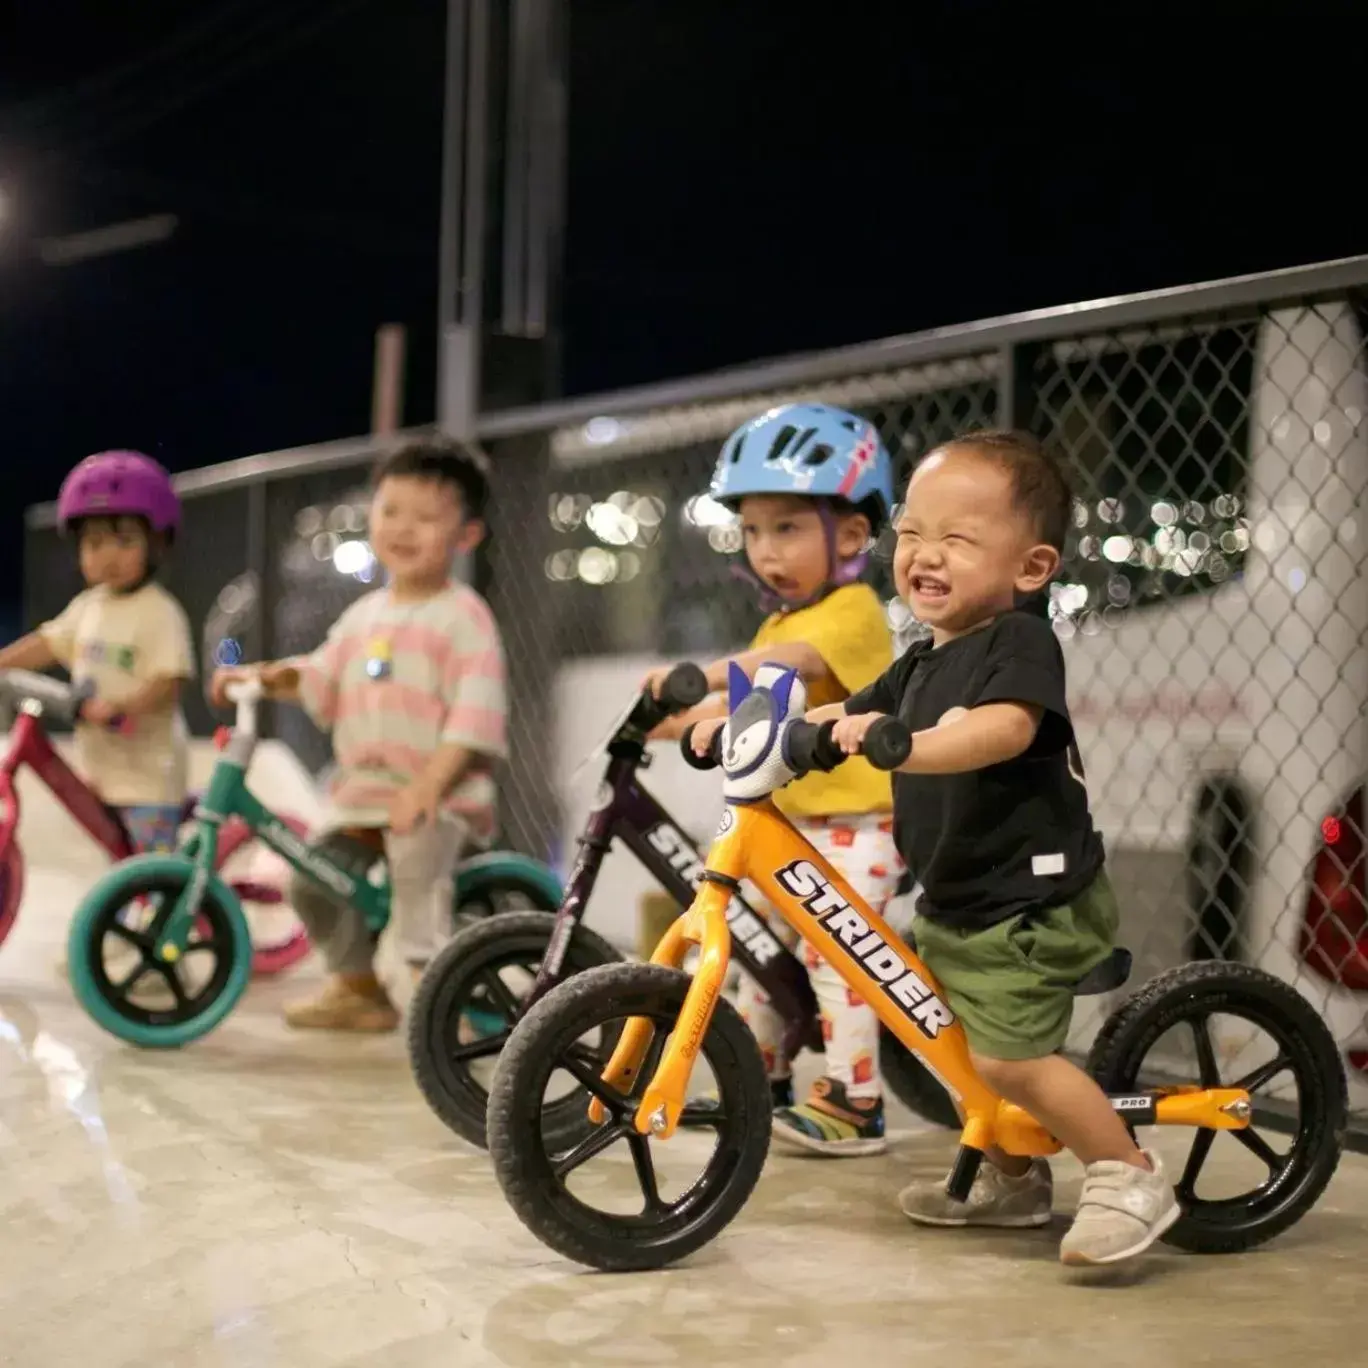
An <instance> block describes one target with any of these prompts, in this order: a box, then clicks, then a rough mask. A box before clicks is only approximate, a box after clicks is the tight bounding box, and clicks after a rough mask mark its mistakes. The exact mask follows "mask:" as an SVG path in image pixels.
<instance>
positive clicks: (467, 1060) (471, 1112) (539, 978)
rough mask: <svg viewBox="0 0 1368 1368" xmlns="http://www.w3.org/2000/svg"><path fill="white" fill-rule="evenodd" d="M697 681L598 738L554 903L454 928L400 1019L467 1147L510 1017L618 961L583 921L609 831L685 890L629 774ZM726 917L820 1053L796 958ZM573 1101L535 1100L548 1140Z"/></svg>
mask: <svg viewBox="0 0 1368 1368" xmlns="http://www.w3.org/2000/svg"><path fill="white" fill-rule="evenodd" d="M706 692H707V683H706V681H705V679H704V677H703V671H702V670H700V669H699V668H698V666H697V665H692V664H683V665H677V666H676V667H675V668H674V669H673V670H672V671H671V672H670V674H669V675H668V677H667V678H666V680H665V682H664V685H663V686H662V688H661V692H660V697H659V698H652V697H651V696H650V695H649V694H642V695H641V696H640V697H639V698H637V699H636V700H634V702H633V704H632V706H631V708H630V710H628V711H627V712H626V714H625V715H624V717H623V718H622V720H621V722H620V723H619V724H618V726H617V727H616V728H615V730H614V731H613V733H612V735H611V736H610V737H609V739H608V741H607V744H606V747H605V749H606V750H607V754H608V766H607V770H606V772H605V774H604V777H603V782H602V784H601V785H600V786H599V790H598V795H599V796H598V801H597V802H596V804H595V806H594V810H593V811H592V812H591V813H590V814H589V820H588V822H587V824H586V825H585V829H584V834H583V835H582V836H581V837H580V841H579V845H580V852H579V858H578V859H577V860H576V862H575V867H574V869H573V870H572V871H571V874H570V878H569V880H568V882H567V883H566V888H565V898H564V900H563V901H562V903H561V905H560V910H559V911H558V912H556V913H554V914H552V913H548V912H508V913H501V914H498V915H496V916H493V917H489V918H486V919H485V920H483V921H480V922H478V923H476V924H475V925H473V926H470V927H468V928H466V929H465V930H463V931H461V932H459V933H458V934H457V935H456V936H454V937H453V938H452V939H451V940H450V941H449V942H448V943H447V944H446V946H445V947H443V949H442V951H441V953H440V954H438V955H437V956H436V958H435V959H434V960H433V961H432V963H431V964H430V965H429V966H428V969H427V972H426V973H425V974H424V975H423V979H422V982H421V983H420V984H419V986H418V990H417V992H416V994H415V995H414V999H413V1004H412V1008H411V1011H410V1017H409V1054H410V1058H411V1060H412V1063H413V1072H414V1076H415V1077H416V1078H417V1080H418V1086H419V1087H420V1088H421V1089H422V1092H423V1096H424V1097H426V1098H427V1101H428V1105H429V1106H430V1107H431V1108H432V1110H433V1111H434V1112H436V1114H437V1115H438V1116H439V1117H440V1118H441V1119H442V1121H444V1122H445V1123H446V1125H447V1126H449V1127H450V1128H451V1129H452V1130H453V1131H455V1132H456V1134H457V1135H459V1136H461V1137H462V1138H463V1139H465V1140H468V1141H470V1143H471V1144H474V1145H479V1146H481V1147H483V1146H484V1144H485V1110H486V1107H487V1105H488V1102H489V1091H488V1089H489V1086H490V1085H491V1084H492V1082H493V1073H494V1066H495V1065H496V1064H497V1061H498V1056H499V1053H500V1052H501V1051H502V1050H503V1047H504V1045H505V1044H507V1042H508V1038H509V1035H510V1034H511V1032H512V1030H513V1027H514V1025H515V1024H516V1023H517V1021H518V1019H519V1018H520V1017H521V1016H523V1015H524V1014H525V1013H526V1012H527V1010H528V1008H530V1007H531V1006H532V1004H533V1003H535V1002H536V1001H538V1000H539V999H540V998H541V997H543V996H544V995H545V994H546V993H548V992H549V991H550V990H551V989H552V988H554V987H555V986H556V985H557V984H558V983H560V982H562V981H563V980H564V979H567V978H569V977H571V975H573V974H578V973H580V972H582V971H583V970H585V969H591V968H594V967H595V966H597V965H601V964H616V963H620V962H621V961H622V959H623V956H622V955H621V954H620V953H619V952H618V951H617V949H615V948H614V947H613V946H612V945H610V944H609V943H608V942H607V941H606V940H604V939H603V937H602V936H599V935H596V934H595V933H594V932H593V931H590V930H589V929H588V928H587V927H585V926H584V925H583V918H584V914H585V911H586V908H587V905H588V902H589V898H590V895H591V894H592V893H593V890H594V883H595V880H596V879H597V877H598V872H599V868H600V866H601V865H602V863H603V857H604V856H605V855H606V854H607V853H608V850H609V847H610V846H611V845H612V843H613V841H614V840H619V841H621V842H622V844H623V845H624V846H626V847H627V849H628V850H630V851H631V852H632V854H634V855H635V856H636V857H637V859H638V860H640V861H641V863H642V864H643V865H644V866H645V867H646V869H647V870H648V871H649V872H650V873H651V874H652V875H653V876H654V877H655V878H656V879H657V880H658V881H659V882H660V884H661V886H662V887H663V888H664V889H665V891H666V892H667V893H669V894H670V896H671V897H672V898H674V900H675V901H676V902H677V903H678V904H679V907H680V910H681V911H683V910H684V909H685V908H687V907H688V906H689V904H690V903H691V902H692V901H693V898H694V893H695V890H696V887H697V885H698V882H699V880H700V879H701V877H702V874H703V859H702V856H701V855H700V854H699V851H698V848H697V847H696V846H695V845H694V843H693V842H692V841H691V840H690V839H689V838H688V836H686V835H685V834H684V832H683V831H682V830H681V829H680V828H679V826H678V824H677V823H676V822H675V821H674V820H673V819H672V818H671V817H670V815H669V814H668V813H667V812H666V811H665V810H664V808H662V807H661V806H660V804H659V803H658V802H656V800H655V799H654V798H653V797H652V796H651V795H650V794H649V793H648V792H647V791H646V790H645V789H644V788H642V786H641V784H640V783H639V782H638V779H637V771H638V770H641V769H644V768H646V767H647V766H648V765H649V764H650V763H651V757H650V754H649V753H648V751H647V748H646V736H647V734H648V733H649V732H650V731H651V729H652V728H654V727H656V726H657V725H659V723H661V722H662V721H664V720H665V719H666V718H667V717H670V716H672V715H674V714H676V713H680V712H684V711H686V710H687V709H689V708H691V707H693V706H694V705H695V704H696V703H698V702H700V701H701V700H702V699H703V697H704V695H705V694H706ZM727 922H728V924H729V926H730V928H731V934H732V951H731V953H732V958H733V959H734V960H735V961H736V963H737V964H738V965H739V966H740V968H741V970H742V972H743V973H747V974H749V975H750V976H751V978H752V979H754V980H755V982H756V983H757V984H758V985H759V987H760V988H761V990H762V991H763V992H765V993H766V994H767V995H768V996H769V998H770V1001H771V1002H772V1004H773V1005H774V1007H775V1009H776V1010H777V1011H778V1012H780V1013H781V1014H782V1016H783V1017H784V1020H785V1022H786V1026H785V1032H784V1047H785V1052H786V1054H787V1056H788V1058H790V1059H793V1058H795V1057H796V1056H797V1054H798V1051H799V1050H800V1049H802V1048H804V1047H806V1048H808V1049H811V1050H821V1048H822V1030H821V1020H820V1017H819V1014H818V1010H817V999H816V996H815V994H814V993H813V991H812V985H811V983H810V982H809V981H808V976H807V973H806V971H805V970H804V968H803V965H802V963H801V961H800V960H799V959H798V958H797V956H795V955H794V954H792V953H791V952H790V951H789V950H788V949H787V948H786V947H785V946H784V944H783V943H782V942H781V941H780V940H779V938H778V937H777V936H776V935H775V934H774V933H773V931H771V930H770V928H769V925H768V923H767V922H766V921H765V919H764V918H763V917H761V916H759V915H758V914H757V913H756V912H755V911H754V910H753V909H752V908H750V907H748V906H747V905H746V903H745V902H744V901H743V900H742V899H741V898H740V897H734V898H733V899H732V901H731V906H730V907H729V908H728V911H727ZM510 980H511V981H510ZM613 1045H614V1039H610V1038H604V1039H602V1040H600V1041H599V1042H598V1043H597V1044H592V1045H591V1044H589V1043H588V1042H581V1046H580V1049H581V1051H582V1053H583V1059H582V1060H581V1061H580V1063H581V1064H582V1066H583V1070H584V1073H585V1076H586V1077H591V1078H592V1077H597V1075H598V1074H599V1072H600V1071H601V1070H602V1068H603V1065H604V1064H605V1063H606V1061H607V1059H608V1058H609V1056H610V1055H611V1054H612V1050H613ZM879 1056H880V1066H881V1068H882V1071H883V1075H884V1081H885V1083H886V1085H887V1087H888V1089H889V1091H890V1092H891V1093H892V1094H893V1095H894V1096H895V1097H896V1098H897V1099H898V1100H899V1101H900V1102H902V1103H903V1105H904V1106H906V1107H908V1108H910V1109H911V1110H912V1111H914V1112H916V1113H917V1114H918V1115H920V1116H923V1117H925V1118H926V1119H927V1120H930V1121H934V1122H936V1123H937V1124H939V1125H943V1126H956V1127H957V1126H958V1125H959V1121H958V1118H957V1117H956V1115H955V1110H954V1107H953V1105H952V1104H951V1102H950V1098H949V1095H948V1094H947V1093H946V1092H945V1090H944V1089H943V1088H942V1087H941V1085H940V1083H939V1082H938V1081H937V1080H936V1079H935V1078H934V1077H933V1076H932V1075H931V1074H930V1073H929V1072H928V1071H927V1070H926V1068H925V1067H924V1066H923V1065H922V1064H921V1062H920V1061H919V1060H918V1059H917V1058H916V1056H915V1055H913V1054H912V1053H911V1052H910V1051H909V1050H908V1049H907V1048H906V1046H904V1045H903V1044H902V1042H901V1041H899V1040H898V1039H897V1037H896V1036H894V1035H893V1034H892V1033H891V1032H890V1031H887V1030H882V1031H881V1036H880V1050H879ZM587 1103H588V1094H587V1093H586V1092H585V1091H584V1089H583V1087H582V1086H571V1087H570V1088H569V1089H568V1090H567V1091H566V1092H565V1093H564V1094H563V1095H560V1096H557V1097H555V1098H554V1099H551V1098H548V1099H547V1101H546V1103H545V1104H544V1107H543V1111H542V1128H543V1134H544V1135H545V1136H546V1137H547V1139H548V1140H553V1139H554V1140H555V1141H557V1142H558V1143H559V1142H563V1143H565V1144H573V1143H574V1142H575V1140H576V1139H577V1138H578V1137H579V1136H580V1135H581V1134H583V1133H584V1132H585V1130H586V1129H587V1128H588V1126H589V1122H588V1120H587Z"/></svg>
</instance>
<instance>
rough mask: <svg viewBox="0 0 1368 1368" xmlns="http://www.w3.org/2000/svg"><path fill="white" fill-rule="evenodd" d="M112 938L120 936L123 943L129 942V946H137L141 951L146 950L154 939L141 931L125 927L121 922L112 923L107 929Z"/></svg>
mask: <svg viewBox="0 0 1368 1368" xmlns="http://www.w3.org/2000/svg"><path fill="white" fill-rule="evenodd" d="M105 930H106V932H107V933H108V934H109V935H111V936H118V938H119V939H120V940H121V941H127V942H128V944H129V945H135V946H137V948H138V949H139V950H146V949H148V948H150V946H151V944H152V938H151V937H150V936H148V935H145V934H144V933H143V932H141V931H135V930H134V929H133V928H132V927H131V926H125V925H124V924H123V922H121V921H112V922H110V923H109V925H108V926H107V927H106V928H105Z"/></svg>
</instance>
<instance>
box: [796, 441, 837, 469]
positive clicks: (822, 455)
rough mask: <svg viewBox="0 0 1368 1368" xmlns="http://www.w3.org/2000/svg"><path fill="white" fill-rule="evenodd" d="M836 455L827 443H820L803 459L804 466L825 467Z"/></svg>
mask: <svg viewBox="0 0 1368 1368" xmlns="http://www.w3.org/2000/svg"><path fill="white" fill-rule="evenodd" d="M835 454H836V453H835V452H834V451H832V449H831V448H830V447H829V446H828V445H827V444H826V443H825V442H819V443H818V444H817V445H816V446H815V447H813V448H812V450H811V451H809V452H808V454H807V455H806V456H804V457H803V464H804V465H805V466H819V465H825V464H826V463H827V462H828V461H829V460H831V458H832V457H833V456H834V455H835Z"/></svg>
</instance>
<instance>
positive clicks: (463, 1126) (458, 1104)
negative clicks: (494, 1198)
mask: <svg viewBox="0 0 1368 1368" xmlns="http://www.w3.org/2000/svg"><path fill="white" fill-rule="evenodd" d="M555 925H556V916H555V914H554V913H551V912H502V913H499V914H497V915H495V916H492V917H486V918H485V919H484V920H482V921H478V922H475V923H474V924H473V925H471V926H467V927H466V928H465V929H464V930H462V931H460V932H458V933H457V934H456V935H455V936H453V937H452V938H451V940H449V941H448V942H447V943H446V945H444V946H443V947H442V949H441V950H440V951H439V952H438V954H437V955H436V956H435V957H434V958H433V960H432V962H431V963H430V964H429V965H428V967H427V969H426V970H425V971H424V973H423V977H422V979H421V980H420V982H419V984H418V989H417V991H416V992H415V993H414V996H413V1002H412V1005H411V1006H410V1009H409V1023H408V1049H409V1062H410V1064H411V1066H412V1069H413V1076H414V1079H415V1081H416V1082H417V1084H418V1088H419V1091H420V1092H421V1093H422V1094H423V1098H424V1100H425V1101H426V1102H427V1104H428V1106H429V1107H431V1108H432V1111H433V1113H434V1114H435V1115H436V1116H437V1117H438V1119H439V1120H441V1121H442V1123H443V1124H444V1125H445V1126H447V1128H448V1129H449V1130H451V1131H453V1132H454V1133H455V1134H456V1135H459V1136H460V1137H461V1139H463V1140H466V1141H468V1142H469V1143H470V1144H472V1145H476V1146H478V1147H479V1148H480V1149H484V1148H485V1112H486V1109H487V1107H488V1103H489V1095H488V1094H487V1093H486V1092H485V1090H484V1088H482V1087H481V1086H480V1085H479V1083H478V1082H477V1081H476V1080H475V1079H474V1078H473V1077H472V1076H471V1074H470V1070H469V1069H461V1070H459V1071H458V1070H455V1069H454V1068H453V1067H452V1066H450V1065H449V1064H448V1063H447V1061H446V1060H445V1057H444V1048H445V1042H446V1040H447V1035H446V1030H447V1019H448V1018H449V1016H450V1010H451V1002H452V998H453V995H454V993H455V992H457V991H459V988H460V985H461V982H462V980H463V979H467V978H469V977H470V974H471V970H472V969H473V968H475V967H476V966H477V965H478V964H479V963H481V962H484V963H488V962H490V961H492V960H494V959H495V958H496V956H495V954H494V953H493V951H495V950H498V951H500V952H501V953H503V954H504V955H505V956H506V955H508V954H514V953H517V952H518V951H519V950H520V949H523V948H527V949H528V950H529V951H532V950H538V949H539V948H540V949H544V948H545V946H546V945H548V944H549V943H550V940H551V933H552V931H553V930H554V928H555ZM538 959H540V954H539V955H538ZM621 959H622V956H621V954H620V953H619V952H618V950H617V949H616V948H615V947H614V946H613V945H611V944H610V943H609V942H608V941H606V940H604V938H603V937H602V936H600V935H599V934H598V933H597V932H595V931H591V930H589V928H588V927H586V926H584V925H583V924H582V923H581V924H579V925H577V926H576V927H575V929H574V932H573V934H572V935H571V937H570V944H569V946H568V948H567V949H566V953H565V964H564V967H563V968H562V974H561V976H562V978H565V977H568V976H569V975H571V974H575V973H579V972H582V971H583V970H585V969H589V968H592V967H593V966H595V965H599V964H615V963H618V962H619V961H621ZM565 1110H566V1111H567V1112H570V1113H571V1115H570V1116H569V1118H568V1119H567V1121H566V1123H565V1125H564V1126H563V1127H561V1126H559V1125H558V1124H557V1115H556V1113H554V1112H550V1111H548V1113H547V1114H546V1115H545V1122H546V1124H548V1125H550V1126H552V1127H554V1128H555V1129H556V1130H557V1132H558V1133H562V1132H563V1133H565V1134H576V1133H579V1132H580V1131H581V1130H582V1129H583V1127H584V1125H585V1124H587V1123H586V1122H585V1121H584V1120H583V1116H584V1109H583V1107H578V1108H573V1109H572V1108H570V1107H568V1106H567V1107H566V1108H565Z"/></svg>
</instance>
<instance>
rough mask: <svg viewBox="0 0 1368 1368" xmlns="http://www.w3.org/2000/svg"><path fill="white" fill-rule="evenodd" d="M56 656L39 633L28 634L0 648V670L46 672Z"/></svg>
mask: <svg viewBox="0 0 1368 1368" xmlns="http://www.w3.org/2000/svg"><path fill="white" fill-rule="evenodd" d="M56 663H57V656H56V654H55V653H54V651H53V649H52V647H51V646H49V645H48V643H47V639H46V638H45V637H44V636H43V635H42V633H41V632H29V633H28V634H27V635H25V636H21V637H20V638H19V640H18V641H11V642H10V644H9V645H8V646H0V670H46V669H47V667H48V666H49V665H55V664H56Z"/></svg>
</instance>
